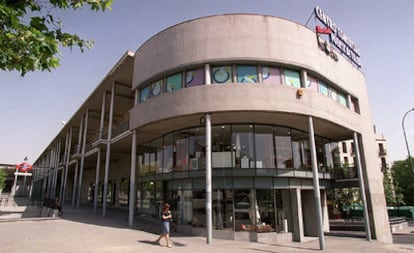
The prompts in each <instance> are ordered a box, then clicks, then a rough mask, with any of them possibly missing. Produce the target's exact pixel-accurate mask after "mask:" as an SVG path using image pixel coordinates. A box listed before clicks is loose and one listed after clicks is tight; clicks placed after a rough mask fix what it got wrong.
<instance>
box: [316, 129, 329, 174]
mask: <svg viewBox="0 0 414 253" xmlns="http://www.w3.org/2000/svg"><path fill="white" fill-rule="evenodd" d="M327 142H328V141H327V140H326V139H323V138H321V137H318V136H315V148H316V160H317V164H318V169H319V171H323V172H324V171H326V170H327V165H326V159H325V143H327Z"/></svg>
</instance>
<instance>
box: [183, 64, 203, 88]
mask: <svg viewBox="0 0 414 253" xmlns="http://www.w3.org/2000/svg"><path fill="white" fill-rule="evenodd" d="M202 84H204V69H203V68H200V69H193V70H190V71H187V72H185V86H186V87H191V86H197V85H202Z"/></svg>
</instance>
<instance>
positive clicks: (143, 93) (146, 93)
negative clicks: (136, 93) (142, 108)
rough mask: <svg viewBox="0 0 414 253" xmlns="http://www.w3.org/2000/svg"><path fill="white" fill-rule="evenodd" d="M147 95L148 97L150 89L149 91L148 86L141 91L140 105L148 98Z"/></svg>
mask: <svg viewBox="0 0 414 253" xmlns="http://www.w3.org/2000/svg"><path fill="white" fill-rule="evenodd" d="M149 95H150V89H149V86H147V87H145V88H143V89H142V90H141V93H140V99H139V101H141V103H142V102H144V101H145V100H147V99H148V98H149Z"/></svg>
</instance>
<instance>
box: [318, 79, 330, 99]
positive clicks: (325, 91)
mask: <svg viewBox="0 0 414 253" xmlns="http://www.w3.org/2000/svg"><path fill="white" fill-rule="evenodd" d="M319 93H321V94H323V95H325V96H329V91H328V85H327V84H325V83H323V82H322V81H319Z"/></svg>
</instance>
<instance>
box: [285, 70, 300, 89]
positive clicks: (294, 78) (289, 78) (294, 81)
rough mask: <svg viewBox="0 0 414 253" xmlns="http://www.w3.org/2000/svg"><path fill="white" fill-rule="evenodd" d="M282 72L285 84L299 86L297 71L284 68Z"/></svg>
mask: <svg viewBox="0 0 414 253" xmlns="http://www.w3.org/2000/svg"><path fill="white" fill-rule="evenodd" d="M283 73H284V74H285V84H286V85H289V86H292V87H296V88H300V87H301V85H300V74H299V72H297V71H293V70H288V69H285V70H284V72H283Z"/></svg>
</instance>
